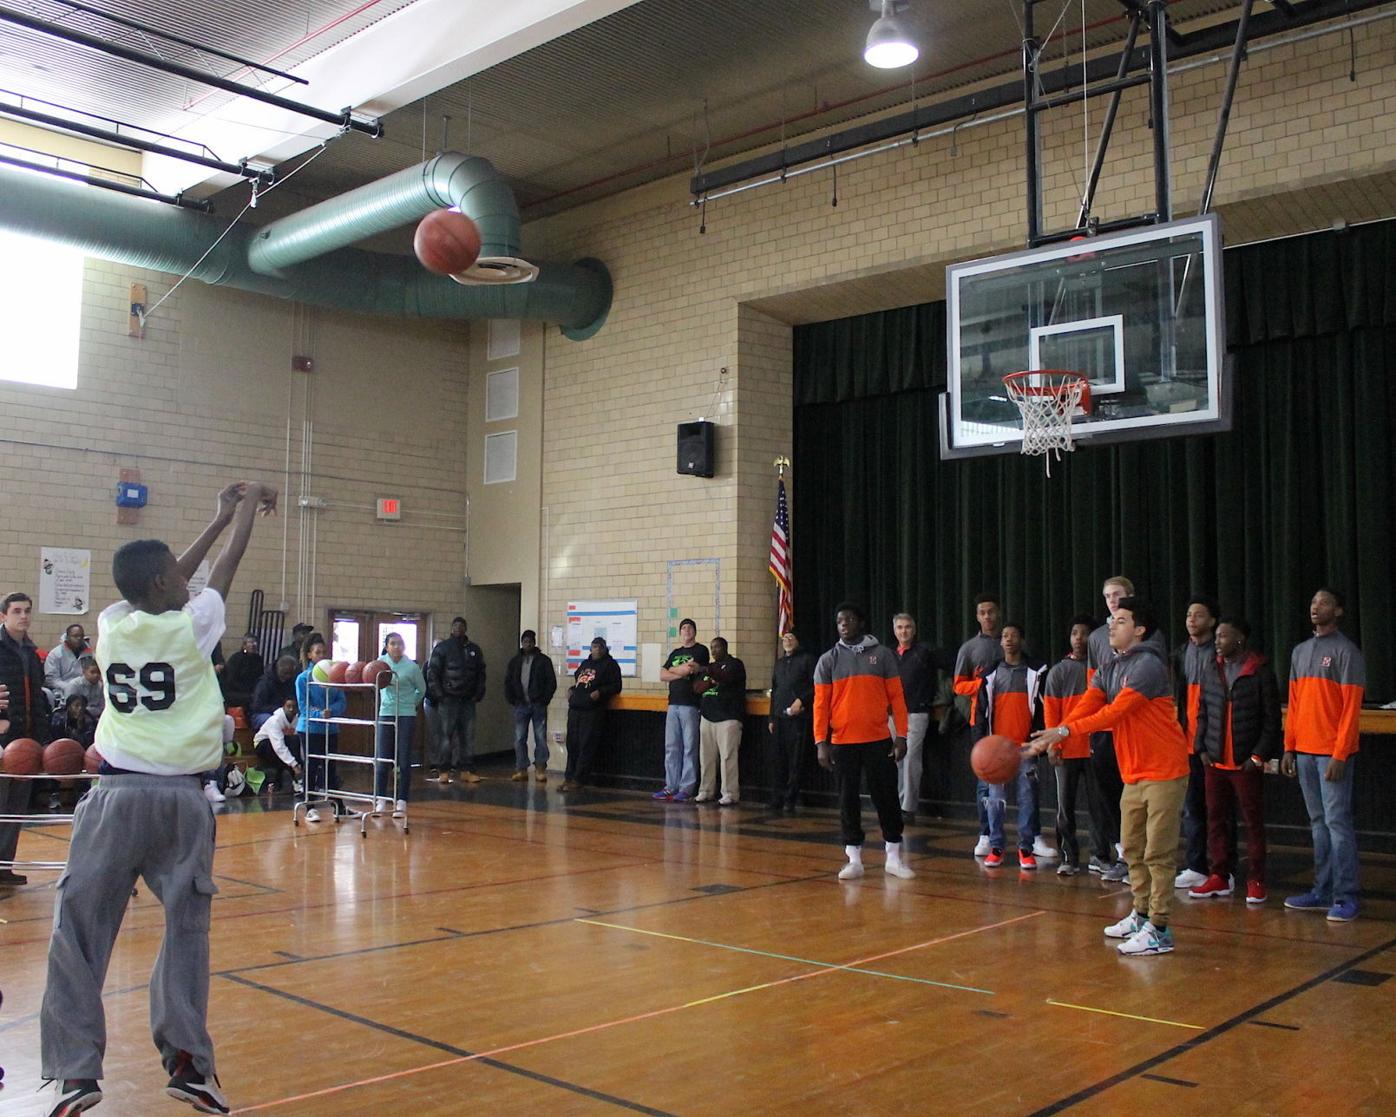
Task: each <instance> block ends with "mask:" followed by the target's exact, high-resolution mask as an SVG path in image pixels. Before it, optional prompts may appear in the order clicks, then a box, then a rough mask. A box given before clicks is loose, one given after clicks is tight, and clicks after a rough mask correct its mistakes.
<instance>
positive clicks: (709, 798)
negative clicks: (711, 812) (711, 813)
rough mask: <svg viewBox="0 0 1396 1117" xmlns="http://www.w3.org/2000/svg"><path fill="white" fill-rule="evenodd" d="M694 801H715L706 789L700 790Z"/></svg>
mask: <svg viewBox="0 0 1396 1117" xmlns="http://www.w3.org/2000/svg"><path fill="white" fill-rule="evenodd" d="M693 801H694V802H695V803H711V802H712V801H713V797H712V795H710V794H709V793H708V792H706V791H700V792H698V794H697V795H695V796H694V797H693Z"/></svg>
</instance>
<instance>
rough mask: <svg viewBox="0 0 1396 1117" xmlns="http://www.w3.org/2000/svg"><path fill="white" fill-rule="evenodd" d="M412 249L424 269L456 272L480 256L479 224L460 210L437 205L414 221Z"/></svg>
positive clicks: (447, 272)
mask: <svg viewBox="0 0 1396 1117" xmlns="http://www.w3.org/2000/svg"><path fill="white" fill-rule="evenodd" d="M412 250H413V251H414V252H416V253H417V259H418V260H420V261H421V262H422V267H424V268H426V269H427V271H430V272H435V273H436V274H437V275H456V274H458V273H459V272H463V271H465V270H466V268H468V267H470V266H471V265H472V264H473V263H475V261H476V260H478V259H479V258H480V227H479V226H478V225H476V224H475V222H474V221H472V220H471V219H470V218H468V217H466V216H465V214H463V213H457V212H456V211H455V210H453V209H439V210H437V211H436V212H435V213H429V214H427V215H426V216H425V217H423V218H422V220H421V221H420V222H419V223H418V225H417V231H416V233H415V234H413V237H412Z"/></svg>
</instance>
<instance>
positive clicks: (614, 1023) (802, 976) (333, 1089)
mask: <svg viewBox="0 0 1396 1117" xmlns="http://www.w3.org/2000/svg"><path fill="white" fill-rule="evenodd" d="M1045 914H1046V913H1045V912H1040V911H1034V912H1029V913H1028V914H1027V915H1015V916H1014V917H1013V918H1012V919H1002V920H1000V921H999V922H997V923H988V924H985V925H984V926H983V927H972V928H970V929H969V930H968V931H956V932H955V933H954V934H953V935H942V936H940V937H939V938H935V939H927V940H926V941H925V942H918V943H914V944H913V945H911V946H902V947H898V948H897V949H896V950H884V951H883V952H882V953H881V954H871V955H869V956H868V957H866V958H856V959H854V960H853V961H851V962H845V963H843V964H842V965H838V966H828V967H826V968H824V969H818V970H807V971H805V972H804V973H798V974H792V975H791V976H790V977H782V978H779V979H778V980H776V981H767V982H763V983H762V984H760V985H751V986H748V987H746V988H744V989H734V990H732V991H731V992H730V993H721V994H718V995H717V996H715V997H703V998H702V999H700V1000H697V1001H685V1002H684V1003H683V1004H678V1005H670V1006H669V1007H668V1008H656V1009H653V1010H651V1011H650V1012H641V1013H637V1014H636V1015H634V1016H626V1017H623V1018H622V1019H619V1020H607V1021H605V1022H604V1023H601V1024H589V1025H587V1026H586V1027H584V1028H573V1029H572V1030H570V1031H566V1032H558V1033H557V1034H555V1035H551V1036H543V1037H542V1038H540V1039H526V1040H522V1041H521V1042H519V1043H510V1044H506V1045H505V1046H503V1047H495V1048H492V1049H491V1050H489V1051H477V1052H476V1053H475V1054H473V1055H458V1056H456V1057H454V1058H451V1059H441V1060H439V1061H437V1062H435V1063H426V1064H424V1065H422V1066H419V1067H409V1068H408V1069H407V1070H399V1071H393V1072H392V1073H390V1074H379V1075H374V1076H373V1077H371V1078H361V1079H359V1080H358V1081H357V1082H342V1083H340V1084H339V1085H337V1086H326V1087H324V1088H323V1089H320V1090H312V1091H310V1092H309V1093H305V1094H297V1095H295V1096H294V1097H289V1098H278V1099H277V1100H276V1101H267V1102H261V1103H259V1104H257V1105H248V1106H243V1107H242V1108H240V1109H235V1110H233V1112H234V1113H258V1112H260V1111H262V1110H264V1109H275V1108H276V1107H277V1106H282V1105H294V1104H298V1103H300V1102H306V1101H312V1100H314V1099H315V1098H323V1097H329V1096H331V1095H333V1094H340V1093H343V1092H344V1091H346V1090H356V1089H358V1088H360V1087H363V1086H377V1085H379V1084H381V1083H384V1082H393V1081H396V1080H397V1079H400V1078H408V1077H411V1076H412V1075H414V1074H422V1073H423V1072H425V1071H431V1070H441V1069H443V1068H445V1067H454V1066H460V1065H461V1064H462V1063H470V1062H475V1061H476V1060H479V1059H494V1058H498V1057H499V1056H500V1055H507V1054H508V1053H509V1052H511V1051H521V1050H523V1049H524V1048H528V1047H540V1046H542V1045H543V1044H545V1043H556V1042H557V1041H558V1040H563V1039H575V1038H576V1037H578V1036H585V1035H590V1034H592V1033H593V1032H603V1031H607V1030H608V1029H610V1028H618V1027H620V1026H622V1025H624V1024H637V1023H639V1022H640V1021H641V1020H654V1019H656V1018H657V1017H660V1016H669V1015H671V1014H672V1013H675V1012H681V1011H683V1010H684V1009H686V1008H693V1007H695V1006H697V1005H703V1004H708V1003H710V1002H712V1001H714V1000H720V999H723V998H726V997H734V996H738V995H740V994H742V993H754V992H757V991H758V990H761V989H775V988H778V987H779V986H782V985H791V984H794V983H795V982H797V981H808V980H809V979H810V978H812V977H823V976H824V975H825V974H831V973H846V972H848V970H849V969H850V968H852V967H854V966H866V965H868V964H869V963H871V962H880V961H882V960H883V959H884V958H894V957H896V956H897V955H899V954H909V953H910V952H911V951H913V950H924V949H926V948H927V947H930V946H939V945H940V944H941V943H947V942H954V941H955V940H956V939H963V938H967V937H969V936H970V935H978V934H981V933H983V932H984V931H994V930H997V929H998V928H1000V927H1007V926H1010V925H1011V924H1014V923H1022V922H1023V921H1024V920H1027V919H1036V918H1038V917H1039V916H1042V915H1045Z"/></svg>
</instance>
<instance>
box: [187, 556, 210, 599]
mask: <svg viewBox="0 0 1396 1117" xmlns="http://www.w3.org/2000/svg"><path fill="white" fill-rule="evenodd" d="M210 569H211V568H210V567H209V565H208V559H204V561H203V562H201V563H199V569H197V570H196V571H194V575H193V577H191V578H190V579H189V596H190V597H197V596H198V595H199V594H201V593H203V592H204V588H205V587H206V586H207V585H208V574H209V570H210Z"/></svg>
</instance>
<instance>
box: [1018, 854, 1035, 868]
mask: <svg viewBox="0 0 1396 1117" xmlns="http://www.w3.org/2000/svg"><path fill="white" fill-rule="evenodd" d="M1018 868H1020V869H1026V870H1028V871H1032V870H1034V869H1036V868H1037V855H1036V854H1035V853H1033V851H1032V850H1030V849H1020V850H1019V851H1018Z"/></svg>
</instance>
